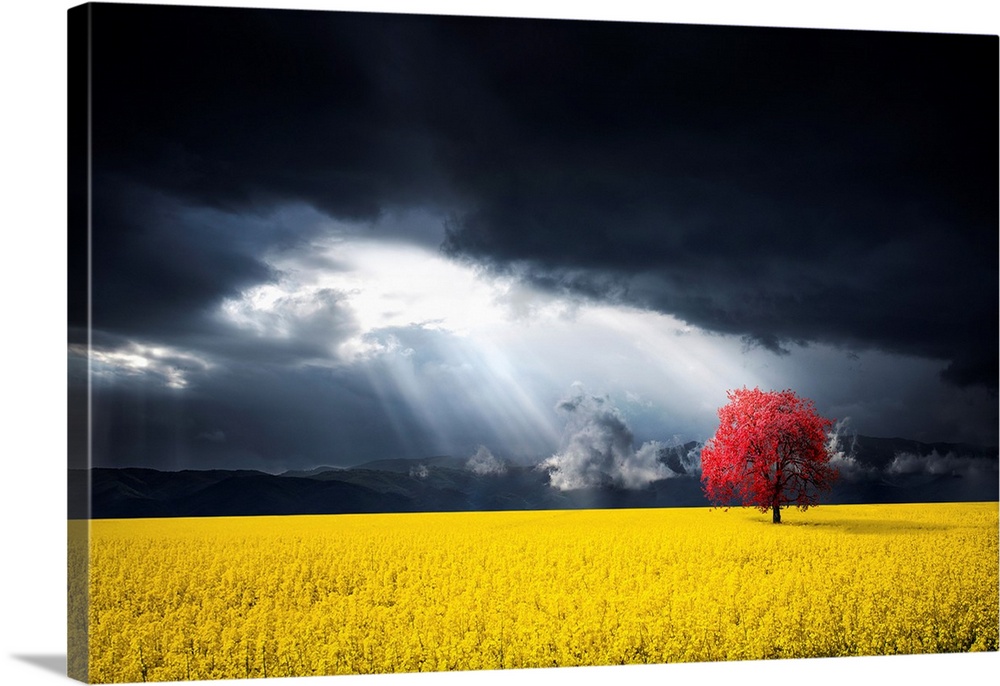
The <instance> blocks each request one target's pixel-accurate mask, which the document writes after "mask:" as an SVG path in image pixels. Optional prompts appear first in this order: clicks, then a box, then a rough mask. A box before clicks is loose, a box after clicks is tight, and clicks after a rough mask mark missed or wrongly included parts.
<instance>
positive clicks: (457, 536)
mask: <svg viewBox="0 0 1000 686" xmlns="http://www.w3.org/2000/svg"><path fill="white" fill-rule="evenodd" d="M997 507H998V506H997V503H995V502H993V503H971V504H970V503H965V504H933V505H926V504H923V505H843V506H822V507H820V508H817V509H811V510H809V511H808V512H805V513H803V512H800V511H798V510H789V511H787V512H786V513H785V520H786V521H785V523H783V524H781V525H773V524H771V523H770V516H771V515H770V514H766V515H761V514H759V513H757V512H756V511H751V510H730V511H723V510H710V509H702V508H692V509H666V510H584V511H546V512H498V513H485V512H474V513H456V514H453V513H445V514H385V515H334V516H296V517H235V518H234V517H220V518H201V519H147V520H95V521H93V522H91V523H90V526H91V529H90V530H91V557H90V560H91V579H90V590H91V602H90V606H89V628H90V646H89V679H90V681H92V682H99V683H107V682H137V681H164V680H184V679H223V678H240V677H262V676H302V675H325V674H340V673H368V672H399V671H428V670H466V669H496V668H516V667H550V666H570V665H608V664H627V663H662V662H677V661H706V660H743V659H761V658H784V657H811V656H843V655H868V654H890V653H921V652H945V651H975V650H997V641H998V609H997V602H998V600H997V599H998V546H997V539H998V533H997V532H998V521H997V511H998V510H997Z"/></svg>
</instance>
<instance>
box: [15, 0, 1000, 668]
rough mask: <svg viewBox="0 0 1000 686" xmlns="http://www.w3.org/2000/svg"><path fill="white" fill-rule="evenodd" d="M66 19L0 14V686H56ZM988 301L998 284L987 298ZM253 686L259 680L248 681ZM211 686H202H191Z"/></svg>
mask: <svg viewBox="0 0 1000 686" xmlns="http://www.w3.org/2000/svg"><path fill="white" fill-rule="evenodd" d="M73 4H75V3H71V2H62V1H58V0H15V1H14V2H7V3H4V4H3V10H0V12H2V14H0V32H2V35H0V50H2V51H3V59H2V60H0V70H2V79H0V121H2V124H3V125H2V126H0V135H2V136H3V142H2V145H0V174H2V184H0V198H2V207H3V208H4V210H5V212H4V214H3V216H2V219H0V279H2V287H0V298H2V301H0V353H2V354H0V380H2V383H0V402H2V408H0V429H2V431H0V483H3V484H4V486H5V487H6V488H5V490H4V493H3V496H2V498H0V501H2V506H3V512H2V519H0V523H2V529H0V532H2V542H0V575H2V578H0V624H2V636H0V683H4V684H16V685H18V686H22V685H23V686H32V685H35V684H54V683H65V679H66V678H65V676H63V675H62V670H63V669H64V661H65V636H66V631H65V588H66V585H65V475H64V468H65V440H66V430H65V415H66V410H65V379H66V367H65V365H66V354H65V350H66V348H65V295H64V293H65V287H66V286H65V284H66V280H65V259H66V248H65V39H66V10H67V9H68V8H69V7H71V6H72V5H73ZM161 4H187V5H204V4H213V5H236V6H265V7H295V8H307V9H349V10H380V11H399V12H425V13H426V12H433V13H450V14H459V13H476V14H487V15H506V16H546V17H576V18H587V19H613V20H621V19H628V20H640V21H668V22H682V23H707V24H720V23H722V24H737V25H768V26H806V27H828V28H862V29H890V30H907V31H939V32H962V33H991V34H994V35H996V34H997V33H998V26H1000V21H998V18H1000V3H997V2H996V1H995V0H989V1H982V2H979V1H971V0H943V1H939V2H934V3H926V2H914V1H913V0H905V1H897V0H892V1H890V0H864V1H858V0H835V1H828V0H822V1H821V0H816V1H814V2H801V1H799V2H795V1H789V2H777V1H773V0H754V1H753V2H740V1H739V0H727V1H723V0H698V2H692V1H690V0H688V1H682V2H676V3H671V2H662V3H661V2H652V1H647V2H643V1H642V0H613V1H605V2H589V1H587V0H576V1H566V0H478V1H477V2H473V3H469V2H466V3H463V2H459V1H448V0H409V1H405V0H397V1H392V0H370V1H369V2H362V1H360V0H355V1H353V2H347V1H343V0H325V1H324V0H319V1H315V0H314V1H309V0H297V1H295V0H293V1H292V2H288V1H281V0H270V1H266V2H259V1H254V0H243V1H239V2H233V1H232V0H217V1H216V2H210V3H208V2H204V0H188V1H187V2H183V3H178V2H161ZM986 286H987V287H996V284H986ZM998 673H1000V654H998V653H991V654H987V655H934V656H920V657H903V658H895V657H893V658H851V659H843V660H786V661H772V662H757V663H739V664H732V663H730V664H701V665H663V666H651V667H624V668H601V667H599V668H578V669H565V670H527V671H508V672H480V673H452V674H430V675H427V674H424V675H391V676H376V677H319V678H314V679H310V680H308V681H302V680H295V681H293V680H291V679H271V680H268V681H267V682H266V683H267V684H268V686H279V685H283V684H293V683H294V684H296V685H298V684H303V683H307V684H309V686H320V685H322V684H330V686H355V685H357V686H445V685H448V684H482V685H501V684H502V685H507V684H518V685H519V686H520V685H524V686H527V685H533V684H570V683H572V684H592V683H593V684H605V683H607V682H612V683H613V682H615V681H627V682H629V684H630V686H632V685H635V686H644V685H646V684H650V685H652V684H657V685H661V684H664V683H670V684H686V683H698V684H706V683H707V684H713V683H725V684H733V683H748V684H752V683H765V682H766V683H781V682H784V683H809V684H835V683H837V684H839V683H842V682H844V681H854V682H856V683H860V684H867V683H876V684H890V683H907V684H908V685H909V684H932V683H937V684H939V683H959V684H964V683H968V682H970V681H971V682H981V681H983V680H986V681H987V682H991V678H994V677H995V676H996V674H998ZM252 681H253V683H258V682H259V683H265V682H264V680H252ZM203 683H209V682H203Z"/></svg>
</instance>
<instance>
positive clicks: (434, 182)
mask: <svg viewBox="0 0 1000 686" xmlns="http://www.w3.org/2000/svg"><path fill="white" fill-rule="evenodd" d="M195 11H196V12H197V15H195V14H194V13H193V12H195ZM177 36H183V44H182V45H180V46H178V44H177V43H176V40H177ZM94 41H95V42H94V45H95V52H94V60H95V70H94V73H95V80H94V146H93V150H94V161H95V167H96V169H97V170H98V171H99V172H100V173H102V174H114V175H118V177H127V178H129V179H132V180H133V182H131V183H134V184H136V185H138V186H139V187H144V188H151V189H155V190H153V191H149V192H150V193H158V194H160V196H158V197H163V198H169V199H172V202H176V203H177V204H178V206H186V207H208V208H214V209H215V210H216V211H218V212H220V213H222V215H226V214H228V215H230V216H234V217H236V216H240V217H242V216H247V215H251V216H253V215H260V214H262V213H264V214H266V213H267V212H269V211H270V210H271V209H272V208H274V207H277V206H281V205H284V204H288V203H296V202H298V203H306V204H308V205H311V206H313V207H315V208H318V209H319V210H320V211H322V212H324V213H326V214H328V215H329V216H331V217H337V218H342V219H352V220H375V219H377V218H379V217H384V216H385V215H386V213H387V212H393V211H397V210H399V211H405V210H406V209H408V208H410V209H412V208H434V209H435V210H436V211H439V212H440V213H442V214H447V215H449V216H450V217H451V220H450V221H449V222H448V232H447V239H446V242H445V245H444V247H445V249H446V251H447V252H448V253H449V254H450V255H452V256H454V257H463V258H467V259H472V260H475V261H478V262H481V263H485V264H488V265H490V266H491V267H493V268H495V269H497V270H500V271H504V272H510V273H516V274H518V275H520V276H522V277H523V278H525V279H527V280H529V281H530V282H531V283H533V284H534V285H535V286H536V287H542V288H546V289H549V290H554V291H564V292H568V293H574V294H579V295H584V296H586V297H591V298H596V299H604V300H610V301H617V302H623V303H628V304H634V305H639V306H642V307H648V308H653V309H657V310H660V311H663V312H667V313H671V314H674V315H676V316H678V317H680V318H682V319H684V320H685V321H687V322H689V323H692V324H696V325H698V326H701V327H704V328H705V329H708V330H710V331H715V332H721V333H726V334H733V335H737V336H742V337H744V338H745V340H746V341H747V342H748V343H749V344H751V345H760V346H764V347H766V348H768V349H771V350H773V351H775V352H781V351H783V350H787V349H788V346H789V345H790V344H792V343H797V342H800V343H809V342H825V343H832V344H834V345H838V346H845V347H847V348H852V349H868V348H877V349H882V350H886V351H891V352H897V353H906V354H912V355H917V356H922V357H927V358H931V359H935V360H939V361H941V363H942V365H943V366H944V367H945V371H944V376H945V378H946V379H947V380H949V381H951V382H953V383H954V384H958V385H972V384H981V385H986V386H988V387H995V386H996V383H997V356H996V347H995V340H994V338H995V336H996V334H997V300H996V290H995V289H996V286H997V248H998V244H997V222H996V208H997V199H998V196H997V187H998V178H997V156H996V155H997V153H996V151H997V147H998V146H997V127H996V121H997V104H996V103H997V83H998V74H997V40H996V38H995V37H973V36H945V35H926V34H924V35H921V34H888V33H878V32H859V31H854V32H833V31H810V30H782V29H749V28H726V27H696V26H669V25H643V24H632V23H623V22H619V23H596V22H577V21H540V20H513V19H502V20H501V19H480V18H456V17H451V18H443V17H420V16H394V15H374V14H372V15H366V14H349V13H322V14H320V13H304V12H278V11H264V10H261V11H240V12H235V11H229V10H222V9H218V10H216V9H205V8H199V9H197V10H190V9H187V8H152V7H141V6H131V7H130V6H116V7H114V8H111V7H110V6H105V7H102V6H98V7H96V8H95V22H94ZM99 178H100V177H99ZM108 178H110V177H108ZM95 199H96V204H95V220H96V219H100V220H101V223H100V225H99V226H98V227H97V228H98V229H99V231H97V232H95V250H94V255H95V264H96V265H97V266H98V267H100V268H101V271H100V272H98V273H99V274H100V273H103V274H110V273H112V272H114V273H115V276H114V277H105V276H101V277H100V279H101V281H100V282H99V283H98V284H96V286H95V300H94V303H95V314H97V315H100V316H99V317H97V319H96V320H95V321H101V322H107V324H108V326H114V327H118V326H120V327H130V328H132V329H139V328H142V327H145V326H150V327H161V326H162V325H163V324H165V323H166V322H168V321H169V323H170V325H171V326H185V325H187V326H191V325H192V324H191V319H190V318H191V317H192V316H197V315H198V314H199V313H201V312H203V311H204V310H205V308H206V307H208V306H209V305H210V304H212V303H217V302H218V301H219V300H220V299H221V298H223V297H225V296H227V295H229V294H232V293H234V292H236V291H238V290H239V289H240V288H242V287H244V286H246V285H247V284H251V283H259V282H261V281H265V280H267V279H269V278H273V274H270V273H269V272H268V268H267V267H266V266H265V265H264V264H263V263H262V262H261V261H260V259H259V258H260V255H261V253H262V251H263V250H264V249H265V248H266V247H268V246H271V245H273V244H274V243H275V242H276V241H279V240H288V239H289V236H287V235H286V236H284V237H282V236H280V235H277V234H276V233H274V232H272V233H268V232H264V233H261V234H257V235H251V236H244V235H239V233H238V230H237V228H236V225H235V224H234V225H232V226H230V227H229V228H228V229H220V228H219V225H218V224H212V225H208V224H206V225H205V226H202V227H191V226H186V227H183V228H184V229H185V230H184V232H183V233H180V232H179V231H173V230H170V229H168V228H166V227H167V226H168V222H167V221H166V219H165V215H164V213H165V212H168V209H166V208H168V207H169V203H165V204H158V203H157V202H152V203H150V202H148V201H147V200H144V199H142V198H138V197H137V196H136V192H135V191H133V190H130V187H128V186H126V185H124V184H121V183H118V184H115V183H111V184H108V185H106V186H104V187H101V188H99V189H97V190H96V191H95ZM157 207H161V210H156V208H157ZM222 215H220V216H222ZM175 228H177V227H176V226H175ZM398 230H399V231H405V228H404V227H403V226H400V227H399V228H398ZM293 233H294V232H293ZM433 235H434V234H433V232H423V233H421V234H420V235H419V236H418V237H416V238H415V240H421V241H427V240H432V238H433ZM98 237H100V238H99V240H97V238H98ZM230 241H232V242H230ZM177 254H183V255H184V258H183V259H182V260H180V261H178V260H177V259H176V257H175V256H176V255H177ZM105 278H107V280H106V281H104V280H103V279H105ZM166 294H169V296H167V295H166ZM155 318H159V319H157V321H155V322H154V321H153V320H154V319H155Z"/></svg>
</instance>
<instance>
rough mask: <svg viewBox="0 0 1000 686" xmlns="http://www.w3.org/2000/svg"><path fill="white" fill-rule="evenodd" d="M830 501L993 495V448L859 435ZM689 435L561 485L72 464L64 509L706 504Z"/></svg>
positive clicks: (504, 476) (277, 511)
mask: <svg viewBox="0 0 1000 686" xmlns="http://www.w3.org/2000/svg"><path fill="white" fill-rule="evenodd" d="M842 447H844V448H847V449H849V452H850V453H851V455H850V458H849V459H847V460H845V461H842V462H841V463H840V465H839V466H840V468H841V478H840V480H839V481H838V483H837V484H836V486H835V487H834V489H833V491H832V492H831V493H830V494H828V496H827V497H826V498H824V500H823V502H827V503H894V502H950V501H981V500H985V501H991V500H997V498H998V490H1000V488H998V459H997V448H995V447H988V446H973V445H967V444H949V443H933V444H929V443H919V442H917V441H911V440H907V439H896V438H872V437H866V436H857V437H855V438H853V439H852V441H851V445H849V446H842ZM700 449H701V446H700V444H697V443H688V444H685V445H681V446H675V447H672V448H668V449H666V450H664V451H662V452H661V454H660V461H661V462H663V464H664V465H666V466H667V467H668V468H669V469H670V471H671V473H672V474H674V476H672V477H671V478H668V479H661V480H658V481H654V482H652V483H651V484H649V485H648V486H647V487H646V488H643V489H632V490H630V489H624V488H612V487H603V488H589V489H580V490H571V491H559V490H557V489H554V488H552V487H550V486H549V483H548V482H549V476H548V473H546V472H545V471H542V470H539V469H537V468H534V467H528V466H522V465H515V464H511V463H505V465H504V467H505V468H504V469H503V470H501V471H500V472H499V473H489V474H481V473H475V472H474V471H472V470H471V469H469V468H468V467H467V463H468V460H467V459H462V458H455V457H449V456H435V457H429V458H423V459H416V460H408V459H386V460H377V461H374V462H367V463H364V464H361V465H358V466H355V467H351V468H348V469H343V468H336V467H317V468H315V469H310V470H295V471H288V472H285V473H283V474H279V475H274V474H267V473H264V472H260V471H253V470H233V471H229V470H205V471H199V470H184V471H177V472H164V471H158V470H155V469H140V468H125V469H110V468H95V469H92V470H70V474H69V478H70V480H71V481H70V484H71V488H70V493H71V494H77V493H81V492H85V491H83V489H82V488H80V486H82V485H84V484H85V483H86V479H87V478H88V476H89V478H90V479H91V489H90V490H91V499H90V505H89V507H88V503H87V501H86V499H85V498H80V499H78V500H71V501H70V502H69V516H70V518H74V519H77V518H86V517H87V516H88V512H89V514H90V516H92V517H93V518H95V519H105V518H133V517H206V516H241V515H290V514H346V513H370V512H434V511H442V512H448V511H464V510H544V509H579V508H624V507H633V508H634V507H691V506H705V505H708V502H707V501H706V500H705V497H704V495H703V493H702V490H701V483H700V481H699V473H698V469H697V455H698V454H699V453H700Z"/></svg>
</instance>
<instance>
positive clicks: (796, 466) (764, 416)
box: [701, 388, 837, 523]
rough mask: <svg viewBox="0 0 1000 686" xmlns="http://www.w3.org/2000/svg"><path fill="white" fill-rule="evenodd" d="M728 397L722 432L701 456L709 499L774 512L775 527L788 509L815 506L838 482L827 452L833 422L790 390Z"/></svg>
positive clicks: (745, 391) (731, 393) (745, 392)
mask: <svg viewBox="0 0 1000 686" xmlns="http://www.w3.org/2000/svg"><path fill="white" fill-rule="evenodd" d="M726 395H727V396H728V397H729V403H728V404H727V405H725V406H723V407H721V408H719V429H718V431H716V432H715V436H713V437H712V438H711V439H710V440H709V441H708V442H707V443H706V444H705V447H704V449H703V450H702V452H701V481H702V486H703V487H704V490H705V495H706V496H707V497H708V500H709V501H710V502H712V503H714V504H717V505H725V506H728V505H731V504H734V503H737V502H738V503H740V504H742V505H743V506H744V507H756V508H757V509H759V510H760V511H761V512H767V511H768V510H771V511H772V512H773V515H774V516H773V521H774V522H775V523H778V522H780V521H781V508H782V507H783V506H785V505H791V506H795V507H799V508H801V509H803V510H805V509H807V508H808V507H809V506H811V505H816V504H817V503H818V502H819V499H818V498H819V493H820V492H821V491H824V490H828V489H829V488H830V487H831V486H832V485H833V482H834V481H835V480H836V478H837V470H836V469H835V468H834V467H832V466H830V454H829V452H828V451H827V447H826V443H827V432H828V431H829V430H830V428H831V427H832V426H833V421H832V420H829V419H824V418H823V417H820V416H819V414H818V413H817V412H816V408H815V407H814V406H813V402H812V401H811V400H808V399H805V398H800V397H798V396H797V395H795V393H793V392H792V391H787V390H786V391H781V392H778V391H769V392H765V391H762V390H760V389H759V388H754V389H753V390H749V389H747V388H741V389H737V390H734V391H729V392H728V393H727V394H726Z"/></svg>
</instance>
